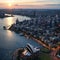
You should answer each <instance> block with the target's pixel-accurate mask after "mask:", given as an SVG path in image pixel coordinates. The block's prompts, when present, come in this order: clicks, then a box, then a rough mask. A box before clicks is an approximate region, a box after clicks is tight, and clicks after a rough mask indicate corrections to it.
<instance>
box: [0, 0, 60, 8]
mask: <svg viewBox="0 0 60 60" xmlns="http://www.w3.org/2000/svg"><path fill="white" fill-rule="evenodd" d="M0 8H37V9H38V8H40V9H45V8H47V9H51V8H53V9H57V8H58V9H60V0H0Z"/></svg>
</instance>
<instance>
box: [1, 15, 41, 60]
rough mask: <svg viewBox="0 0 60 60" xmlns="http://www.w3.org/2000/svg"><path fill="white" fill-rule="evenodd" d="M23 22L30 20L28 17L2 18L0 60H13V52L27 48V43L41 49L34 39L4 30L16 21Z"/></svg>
mask: <svg viewBox="0 0 60 60" xmlns="http://www.w3.org/2000/svg"><path fill="white" fill-rule="evenodd" d="M17 18H18V19H19V20H20V21H23V20H25V19H27V20H29V19H30V18H28V17H26V16H17V15H15V16H14V17H6V18H2V19H1V18H0V60H11V56H12V54H13V52H14V51H15V50H16V49H17V48H20V47H25V46H26V44H27V43H30V44H32V45H33V46H38V47H40V45H39V44H37V43H36V42H35V41H33V40H32V39H27V38H26V37H24V36H19V35H18V34H16V33H14V32H11V31H9V30H3V26H9V25H11V24H13V23H15V21H16V19H17Z"/></svg>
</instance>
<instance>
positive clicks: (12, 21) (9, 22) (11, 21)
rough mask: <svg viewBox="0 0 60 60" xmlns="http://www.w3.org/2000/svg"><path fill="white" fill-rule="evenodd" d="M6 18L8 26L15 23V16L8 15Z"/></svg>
mask: <svg viewBox="0 0 60 60" xmlns="http://www.w3.org/2000/svg"><path fill="white" fill-rule="evenodd" d="M5 20H6V22H5V25H7V26H9V25H11V24H13V23H14V18H12V17H8V18H6V19H5Z"/></svg>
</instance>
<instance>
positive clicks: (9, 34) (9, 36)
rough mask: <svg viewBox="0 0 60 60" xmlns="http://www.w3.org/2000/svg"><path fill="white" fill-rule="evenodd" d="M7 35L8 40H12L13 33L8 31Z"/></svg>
mask: <svg viewBox="0 0 60 60" xmlns="http://www.w3.org/2000/svg"><path fill="white" fill-rule="evenodd" d="M6 34H7V37H8V38H11V37H12V36H13V34H12V32H11V31H8V30H7V31H6Z"/></svg>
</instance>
